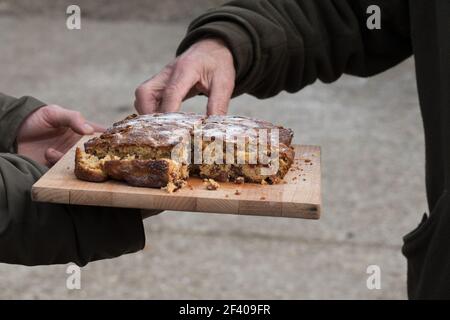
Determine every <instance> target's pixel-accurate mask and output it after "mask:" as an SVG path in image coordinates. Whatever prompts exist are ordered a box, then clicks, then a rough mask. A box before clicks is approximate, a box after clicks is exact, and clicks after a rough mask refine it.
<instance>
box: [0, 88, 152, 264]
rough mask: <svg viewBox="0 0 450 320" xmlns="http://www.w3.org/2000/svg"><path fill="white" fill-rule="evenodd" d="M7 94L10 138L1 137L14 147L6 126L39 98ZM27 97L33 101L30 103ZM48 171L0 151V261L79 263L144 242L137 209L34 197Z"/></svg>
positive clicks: (2, 115)
mask: <svg viewBox="0 0 450 320" xmlns="http://www.w3.org/2000/svg"><path fill="white" fill-rule="evenodd" d="M7 99H8V100H9V101H7V102H0V105H1V106H2V109H1V111H0V128H1V130H2V134H3V135H6V136H7V137H8V139H9V141H10V142H9V143H5V142H4V140H3V139H2V148H4V149H7V150H9V149H11V148H12V141H14V140H15V137H14V136H10V135H8V134H9V133H8V132H7V131H6V130H5V129H4V128H5V127H9V128H17V127H18V126H19V125H20V123H18V124H17V119H24V118H25V117H26V115H27V114H28V113H29V112H30V110H33V106H36V105H39V103H35V101H36V100H34V99H30V98H22V99H23V100H21V99H18V100H16V101H13V100H14V99H13V98H10V97H8V98H7ZM10 99H11V100H10ZM19 101H23V102H24V103H21V102H19ZM26 101H32V103H31V104H30V105H28V104H27V102H26ZM12 105H14V107H8V106H12ZM5 106H6V107H5ZM11 130H12V129H11ZM45 171H46V168H45V167H42V166H40V165H39V164H37V163H35V162H34V161H32V160H30V159H27V158H25V157H21V156H19V155H15V154H11V153H0V262H4V263H14V264H23V265H45V264H59V263H68V262H74V263H76V264H78V265H80V266H82V265H85V264H87V263H88V262H91V261H94V260H99V259H106V258H113V257H117V256H120V255H122V254H125V253H131V252H135V251H138V250H140V249H142V248H143V247H144V244H145V234H144V229H143V223H142V218H141V214H140V212H139V211H137V210H128V209H117V208H100V207H88V206H66V205H57V204H44V203H37V202H33V201H31V186H32V185H33V184H34V182H36V181H37V180H38V179H39V178H40V177H41V175H42V174H43V173H44V172H45Z"/></svg>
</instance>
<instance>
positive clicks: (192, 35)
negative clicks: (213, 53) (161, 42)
mask: <svg viewBox="0 0 450 320" xmlns="http://www.w3.org/2000/svg"><path fill="white" fill-rule="evenodd" d="M233 18H234V19H235V17H233ZM211 19H214V14H213V15H208V16H207V17H205V18H203V19H202V18H199V19H197V20H194V22H193V23H192V24H191V25H190V26H189V29H188V32H187V34H186V36H185V38H184V39H183V40H182V42H181V43H180V45H179V47H178V49H177V56H178V55H180V54H182V53H183V52H184V51H186V50H187V49H188V48H189V47H190V46H191V45H193V44H194V43H195V42H198V41H199V40H202V39H205V38H219V39H221V40H222V41H224V42H225V44H226V45H227V46H228V48H229V49H230V51H231V53H232V55H233V59H234V67H235V70H236V85H235V90H234V93H233V96H238V95H240V94H242V93H244V91H245V87H246V86H245V83H246V79H247V78H248V76H249V73H251V69H252V65H253V63H254V62H255V60H256V59H255V57H254V52H255V50H254V49H253V44H252V37H251V36H250V34H249V33H248V32H247V31H246V29H245V28H244V27H242V26H240V25H239V23H237V22H235V21H227V20H226V19H225V18H224V17H223V14H222V15H221V16H220V19H222V20H218V21H211ZM210 21H211V22H210Z"/></svg>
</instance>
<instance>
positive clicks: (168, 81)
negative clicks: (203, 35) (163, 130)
mask: <svg viewBox="0 0 450 320" xmlns="http://www.w3.org/2000/svg"><path fill="white" fill-rule="evenodd" d="M235 77H236V74H235V69H234V64H233V56H232V54H231V52H230V50H229V49H228V48H227V47H226V46H225V44H224V43H223V42H222V41H221V40H217V39H206V40H202V41H199V42H197V43H195V44H193V45H192V46H191V47H190V48H189V49H188V50H187V51H186V52H184V53H183V54H182V55H180V56H179V57H178V58H176V59H175V60H174V61H173V62H171V63H169V64H168V65H167V66H166V67H165V68H164V69H163V70H162V71H161V72H160V73H158V74H157V75H155V76H154V77H153V78H151V79H149V80H147V81H146V82H144V83H143V84H141V85H140V86H139V87H138V88H137V89H136V100H135V102H134V106H135V108H136V110H137V111H138V112H139V113H141V114H146V113H154V112H175V111H178V110H179V109H180V107H181V103H182V101H184V100H185V99H188V98H191V97H193V96H195V95H197V94H199V93H203V94H205V95H207V96H208V106H207V114H209V115H211V114H226V113H227V111H228V104H229V102H230V99H231V95H232V93H233V89H234V81H235Z"/></svg>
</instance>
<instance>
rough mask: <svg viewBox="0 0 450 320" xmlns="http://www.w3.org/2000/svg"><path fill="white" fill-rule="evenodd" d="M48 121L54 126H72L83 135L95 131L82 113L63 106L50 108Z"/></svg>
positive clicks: (71, 127) (47, 115) (47, 114)
mask: <svg viewBox="0 0 450 320" xmlns="http://www.w3.org/2000/svg"><path fill="white" fill-rule="evenodd" d="M46 121H47V122H48V123H49V124H50V125H51V126H53V127H54V128H63V127H66V128H70V129H72V130H73V131H74V132H76V133H78V134H81V135H87V134H93V133H94V131H95V130H94V128H93V127H92V126H91V125H90V124H89V123H87V122H86V120H85V119H84V117H83V116H82V115H81V113H79V112H77V111H72V110H67V109H64V108H61V107H53V108H50V109H49V112H47V113H46Z"/></svg>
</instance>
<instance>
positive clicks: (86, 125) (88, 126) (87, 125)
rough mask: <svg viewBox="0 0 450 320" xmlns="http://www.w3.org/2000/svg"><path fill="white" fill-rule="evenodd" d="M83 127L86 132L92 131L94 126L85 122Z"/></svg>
mask: <svg viewBox="0 0 450 320" xmlns="http://www.w3.org/2000/svg"><path fill="white" fill-rule="evenodd" d="M83 127H84V130H86V133H93V132H94V128H93V127H92V126H91V125H90V124H87V123H85V124H84V126H83Z"/></svg>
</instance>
